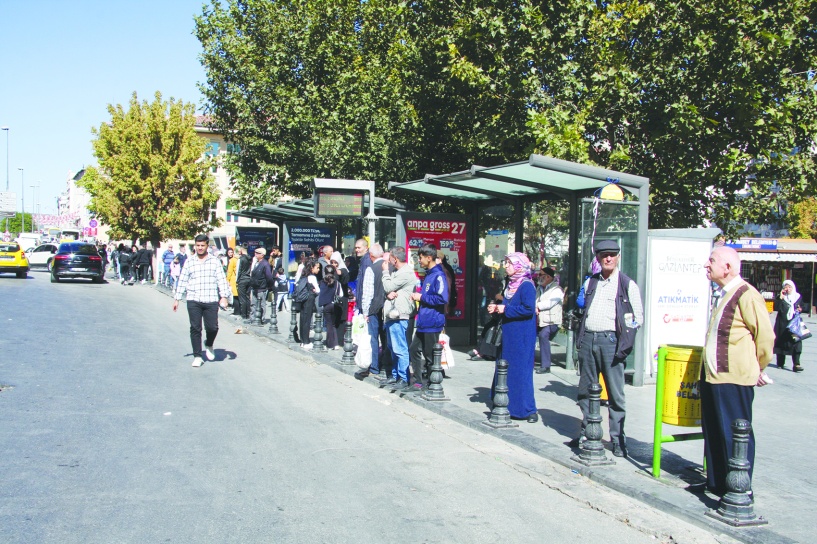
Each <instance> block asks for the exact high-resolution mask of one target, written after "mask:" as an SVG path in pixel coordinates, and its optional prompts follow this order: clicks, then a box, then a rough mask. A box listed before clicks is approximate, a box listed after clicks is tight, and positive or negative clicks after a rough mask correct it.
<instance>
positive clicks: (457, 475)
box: [0, 271, 729, 544]
mask: <svg viewBox="0 0 817 544" xmlns="http://www.w3.org/2000/svg"><path fill="white" fill-rule="evenodd" d="M0 300H2V304H0V323H2V334H0V414H2V416H1V417H2V419H0V421H1V423H0V542H4V543H52V542H53V543H57V542H58V543H73V542H82V543H94V542H100V543H114V542H139V543H152V542H157V543H158V542H176V543H193V542H196V543H207V542H214V543H222V542H242V543H244V542H250V543H252V542H305V543H306V542H308V543H312V542H338V543H342V542H376V543H377V542H441V543H448V542H467V543H479V542H498V541H506V542H536V543H540V542H576V543H579V542H582V543H583V542H602V541H603V542H605V543H608V544H609V543H617V542H621V543H625V542H626V543H634V544H637V543H641V542H644V543H647V542H651V543H655V542H666V543H683V542H685V543H711V542H716V541H717V542H725V541H729V539H727V538H719V539H717V540H716V538H715V537H713V536H712V535H710V534H708V533H705V532H703V531H702V530H700V529H698V528H695V527H692V526H690V525H686V524H684V523H683V522H680V521H678V520H675V519H674V518H668V517H667V516H664V515H662V514H661V513H660V512H656V511H654V510H651V509H649V508H647V507H645V506H644V505H643V504H641V503H638V502H636V501H634V500H631V499H629V498H628V497H624V496H621V495H619V494H617V493H615V492H613V491H610V490H608V489H606V488H603V487H600V486H598V485H596V484H593V483H592V482H589V481H587V480H585V479H584V478H582V477H580V476H577V475H576V474H574V473H571V471H570V470H568V469H566V468H564V467H561V466H558V465H554V464H550V463H548V462H547V461H544V460H542V459H541V458H540V457H538V456H535V455H532V454H530V453H528V452H525V451H523V450H521V449H518V448H515V447H513V446H511V445H509V444H507V443H505V442H502V441H501V440H498V439H496V438H494V437H492V436H489V435H485V434H482V433H478V432H475V431H472V430H469V429H467V428H466V427H463V426H461V425H459V424H457V423H454V422H452V421H450V420H447V419H445V418H442V417H439V416H436V415H434V414H432V413H430V412H428V411H426V410H424V409H422V408H421V407H419V406H417V405H414V404H413V403H410V402H406V401H404V400H402V399H399V398H397V399H396V398H394V396H393V395H392V396H389V395H388V394H384V393H381V392H379V391H378V390H376V389H374V388H372V387H371V386H369V385H367V384H362V383H360V382H357V381H356V380H354V379H353V378H351V377H350V376H347V375H345V374H341V373H338V372H337V371H335V370H333V369H331V368H329V367H326V366H323V365H318V364H315V363H314V362H308V361H307V359H305V358H304V357H301V356H300V354H299V353H297V352H294V351H290V350H288V349H286V348H282V347H280V346H278V345H273V344H270V343H268V342H266V341H264V340H261V339H259V338H256V337H253V336H250V335H240V334H234V333H233V331H234V328H232V327H230V326H229V324H228V322H226V321H224V320H222V322H221V324H222V328H221V331H220V335H219V337H218V339H217V340H216V356H217V359H218V360H217V361H215V362H207V363H205V364H204V366H202V367H201V368H198V369H197V368H192V367H191V366H190V365H191V361H192V353H191V348H190V342H189V337H188V332H187V327H188V324H187V315H186V312H185V311H184V309H183V308H180V311H179V312H178V313H176V314H174V313H173V312H172V311H171V301H170V299H169V298H168V297H167V296H165V295H163V294H161V293H158V292H157V291H155V290H154V289H152V288H151V287H149V286H140V285H137V286H132V287H126V286H121V285H119V284H117V283H109V284H104V285H93V284H90V283H88V282H85V281H76V282H71V281H63V282H61V283H59V284H51V283H49V281H48V276H47V274H46V273H43V272H36V271H35V272H32V273H30V274H29V279H27V280H18V279H16V278H14V277H13V276H10V277H7V276H2V277H0Z"/></svg>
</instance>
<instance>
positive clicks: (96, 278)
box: [91, 276, 102, 283]
mask: <svg viewBox="0 0 817 544" xmlns="http://www.w3.org/2000/svg"><path fill="white" fill-rule="evenodd" d="M91 281H92V282H93V283H102V277H101V276H97V277H95V278H91Z"/></svg>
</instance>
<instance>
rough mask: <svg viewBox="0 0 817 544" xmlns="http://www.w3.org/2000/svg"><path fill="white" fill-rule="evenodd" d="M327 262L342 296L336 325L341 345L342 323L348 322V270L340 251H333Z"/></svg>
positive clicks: (344, 332) (343, 332) (344, 329)
mask: <svg viewBox="0 0 817 544" xmlns="http://www.w3.org/2000/svg"><path fill="white" fill-rule="evenodd" d="M329 262H330V263H331V264H332V265H333V266H334V267H335V274H336V275H337V281H338V283H339V284H340V288H341V291H342V296H343V299H342V300H341V305H340V323H339V324H338V334H339V335H341V337H340V338H339V339H338V341H339V342H340V343H341V344H342V343H343V335H345V334H346V327H345V326H344V323H346V321H347V320H348V309H349V269H348V268H346V262H345V260H344V259H343V255H342V254H341V253H340V251H335V252H334V253H332V256H331V257H329Z"/></svg>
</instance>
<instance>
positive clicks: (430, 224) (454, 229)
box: [405, 219, 468, 320]
mask: <svg viewBox="0 0 817 544" xmlns="http://www.w3.org/2000/svg"><path fill="white" fill-rule="evenodd" d="M467 230H468V229H467V223H466V222H465V221H455V220H450V219H439V220H438V219H409V220H407V221H406V224H405V231H406V249H407V251H408V253H409V255H408V257H407V258H408V260H409V263H410V264H411V265H412V266H413V267H414V271H415V272H416V273H417V277H419V278H421V279H422V278H423V277H424V276H425V269H424V268H422V267H421V266H420V261H419V260H418V258H417V251H418V250H419V249H420V248H421V247H422V246H424V245H425V244H434V245H435V246H437V255H438V256H439V257H440V258H442V257H443V256H445V257H446V260H447V261H448V264H449V265H451V268H452V269H453V270H454V284H455V285H456V289H457V304H456V306H455V307H454V308H450V309H449V312H448V319H449V320H464V319H465V262H466V260H465V244H466V240H467Z"/></svg>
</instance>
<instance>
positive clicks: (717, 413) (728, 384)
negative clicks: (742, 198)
mask: <svg viewBox="0 0 817 544" xmlns="http://www.w3.org/2000/svg"><path fill="white" fill-rule="evenodd" d="M704 268H705V269H706V276H707V278H709V279H710V280H711V281H713V282H715V283H716V284H717V285H718V286H719V287H720V289H718V292H716V297H717V300H718V303H717V304H716V305H715V307H714V308H713V309H712V315H711V316H710V318H709V330H708V331H707V335H706V346H705V347H704V353H703V358H702V365H701V366H702V371H701V411H702V414H701V415H702V423H703V425H702V426H703V434H704V443H705V448H704V449H705V454H706V487H707V489H709V491H711V492H713V493H714V494H716V495H719V496H722V495H723V494H724V493H726V473H727V470H728V464H727V463H728V461H729V457H731V455H732V427H731V426H732V422H733V421H734V420H736V419H745V420H747V421H749V422H750V423H751V422H752V401H753V400H754V396H755V385H757V386H758V387H760V386H763V385H766V381H765V380H764V376H763V369H764V368H766V365H768V364H769V362H770V361H771V360H772V354H773V351H774V331H773V330H772V325H771V321H770V320H769V312H768V310H767V309H766V303H765V301H764V300H763V297H761V296H760V293H758V292H757V290H756V289H755V288H754V287H752V286H751V285H749V284H748V283H746V282H745V281H743V279H742V278H741V277H740V257H738V254H737V252H736V251H735V250H734V249H732V248H730V247H717V248H715V249H714V250H713V251H712V253H711V254H710V255H709V260H708V261H707V262H706V264H705V265H704ZM748 449H749V463H751V467H752V468H754V464H755V437H754V432H752V433H751V434H750V435H749V448H748ZM751 474H752V472H751V469H750V472H749V475H750V476H751Z"/></svg>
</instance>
